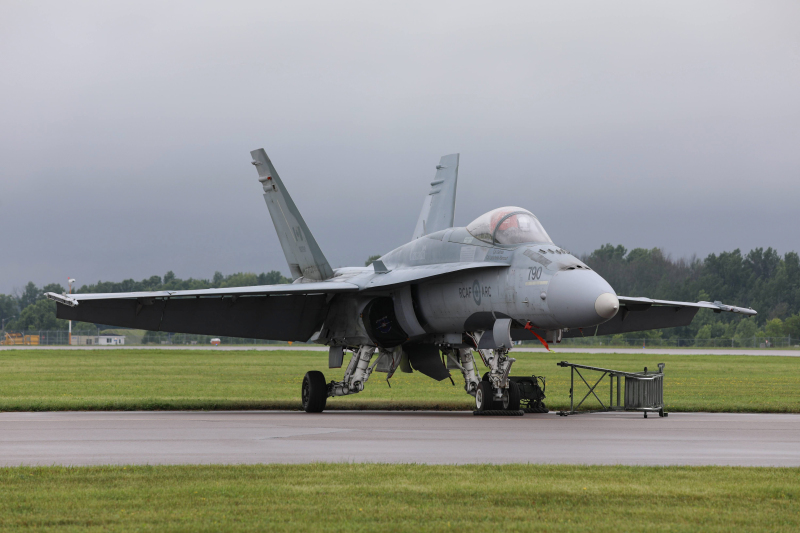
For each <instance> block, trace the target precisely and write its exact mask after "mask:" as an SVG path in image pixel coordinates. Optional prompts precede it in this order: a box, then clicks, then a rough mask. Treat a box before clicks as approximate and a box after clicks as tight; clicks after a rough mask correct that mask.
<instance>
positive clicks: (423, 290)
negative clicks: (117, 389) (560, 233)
mask: <svg viewBox="0 0 800 533" xmlns="http://www.w3.org/2000/svg"><path fill="white" fill-rule="evenodd" d="M250 154H251V156H252V158H253V161H252V164H253V165H255V167H256V170H257V171H258V181H259V182H261V185H262V186H263V189H264V200H265V201H266V203H267V208H268V209H269V214H270V217H271V218H272V223H273V224H274V225H275V229H276V231H277V232H278V238H279V240H280V244H281V248H282V249H283V253H284V255H285V256H286V260H287V262H288V263H289V270H290V272H291V276H292V278H293V279H294V281H293V283H291V284H284V285H262V286H255V287H236V288H224V289H203V290H188V291H156V292H131V293H112V294H55V293H47V297H48V298H50V299H51V300H55V301H56V302H57V303H58V305H57V316H58V317H59V318H62V319H67V320H81V321H85V322H94V323H98V324H108V325H114V326H123V327H130V328H136V329H144V330H150V331H169V332H175V333H194V334H207V335H224V336H231V337H247V338H254V339H269V340H279V341H301V342H308V343H315V344H321V345H325V346H328V347H329V351H328V366H329V368H341V367H342V366H343V362H344V356H345V354H346V353H347V354H348V355H349V357H350V361H349V363H348V364H347V367H346V369H345V371H344V376H343V377H342V379H341V380H340V381H330V382H328V381H327V380H326V379H325V376H324V375H323V373H322V372H319V371H310V372H308V373H307V374H306V375H305V377H304V378H303V384H302V392H301V399H302V405H303V409H304V410H305V411H307V412H321V411H322V410H323V409H324V408H325V405H326V402H327V399H328V398H331V397H335V396H346V395H350V394H356V393H358V392H361V391H362V390H364V386H365V385H366V383H367V381H368V380H369V378H370V376H371V375H372V374H373V372H375V371H377V372H385V373H386V374H387V379H389V378H390V377H391V376H392V375H393V374H394V373H395V371H396V370H398V369H400V371H402V372H412V371H418V372H421V373H422V374H424V375H426V376H428V377H431V378H433V379H435V380H439V381H441V380H443V379H447V378H449V377H450V371H451V370H454V371H455V370H458V371H460V372H461V375H462V376H463V379H464V390H465V391H466V393H467V394H470V395H472V396H474V397H475V407H476V410H478V411H486V410H497V409H507V410H519V409H520V403H521V402H522V403H523V404H525V405H527V407H528V408H530V409H546V408H544V405H543V404H541V399H542V398H543V395H542V394H541V389H540V388H539V387H538V384H537V383H536V380H535V379H534V380H531V378H521V377H516V376H510V375H509V374H510V371H511V366H512V364H513V363H514V361H515V359H514V358H513V357H510V355H509V353H510V352H511V351H512V349H513V347H514V344H515V341H519V340H537V339H538V340H539V341H541V343H542V344H543V345H544V346H545V347H547V346H548V343H559V342H561V340H562V339H563V338H567V337H580V336H594V335H613V334H617V333H626V332H631V331H643V330H650V329H659V328H671V327H676V326H685V325H688V324H689V323H691V321H692V319H693V318H694V316H695V314H696V313H697V312H698V310H699V309H711V310H712V311H715V312H723V311H724V312H732V313H740V314H743V315H755V314H756V312H755V311H753V310H752V309H745V308H741V307H735V306H730V305H724V304H722V303H721V302H697V303H692V302H672V301H665V300H653V299H650V298H640V297H628V296H619V295H617V294H616V293H615V292H614V289H613V288H612V287H611V286H610V285H609V284H608V283H607V282H606V280H604V279H603V278H602V277H601V276H599V275H598V274H597V273H596V272H594V271H593V270H592V269H591V268H589V267H588V266H586V264H584V263H583V262H582V261H580V260H579V259H578V258H577V257H575V256H574V255H572V254H571V253H569V252H568V251H566V250H564V249H563V248H561V247H559V246H557V245H556V244H554V243H553V241H552V240H551V239H550V237H549V236H548V234H547V232H546V231H545V229H544V227H543V226H542V224H541V222H540V221H539V219H538V218H537V217H536V216H535V215H534V214H533V213H531V212H530V211H528V210H527V209H524V208H522V207H501V208H498V209H494V210H492V211H489V212H488V213H486V214H484V215H481V216H480V217H478V218H477V219H475V220H474V221H472V222H471V223H470V224H468V225H467V226H466V227H458V228H457V227H453V218H454V214H455V206H456V184H457V179H458V164H459V154H452V155H446V156H444V157H442V158H441V160H440V161H439V164H438V165H437V166H436V177H435V178H434V180H433V181H432V182H431V189H430V192H429V193H428V195H427V196H426V197H425V200H424V202H423V206H422V212H421V213H420V215H419V219H418V221H417V225H416V228H415V230H414V234H413V236H412V238H411V241H410V242H408V243H407V244H404V245H402V246H400V247H399V248H396V249H394V250H392V251H391V252H389V253H387V254H384V255H383V256H382V257H381V258H380V259H378V260H376V261H374V262H373V263H372V264H371V265H370V266H368V267H345V268H336V269H334V268H331V266H330V263H328V261H327V259H325V256H324V255H323V253H322V250H321V249H320V247H319V245H318V244H317V241H316V239H314V236H313V235H312V234H311V231H310V230H309V228H308V226H307V225H306V222H305V220H303V217H302V215H301V214H300V211H299V210H298V209H297V206H296V205H295V203H294V201H293V200H292V197H291V196H290V195H289V192H288V191H287V189H286V186H285V184H284V182H283V180H281V178H280V177H279V176H278V173H277V172H276V170H275V167H274V166H273V164H272V161H270V159H269V158H268V157H267V154H266V152H265V151H264V150H263V149H259V150H255V151H253V152H251V153H250ZM473 353H477V354H478V356H479V357H480V359H481V362H482V363H483V364H484V365H485V366H486V367H487V369H488V371H487V372H486V373H485V374H484V375H483V376H479V374H478V371H477V368H476V359H474V358H473ZM526 402H527V403H526ZM534 404H535V405H534Z"/></svg>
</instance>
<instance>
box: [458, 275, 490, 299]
mask: <svg viewBox="0 0 800 533" xmlns="http://www.w3.org/2000/svg"><path fill="white" fill-rule="evenodd" d="M458 296H459V297H460V298H472V299H473V300H475V305H481V301H483V299H484V298H491V297H492V286H491V285H481V283H480V281H478V280H477V279H476V280H475V281H474V282H473V283H472V286H470V285H466V286H463V287H459V288H458Z"/></svg>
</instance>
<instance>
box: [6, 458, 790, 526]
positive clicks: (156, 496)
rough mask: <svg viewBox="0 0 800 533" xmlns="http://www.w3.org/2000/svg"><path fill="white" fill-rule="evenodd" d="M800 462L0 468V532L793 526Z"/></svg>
mask: <svg viewBox="0 0 800 533" xmlns="http://www.w3.org/2000/svg"><path fill="white" fill-rule="evenodd" d="M799 500H800V469H796V468H722V467H700V468H698V467H694V468H691V467H620V466H614V467H608V466H593V467H590V466H564V465H560V466H552V465H507V466H490V465H467V466H427V465H375V464H306V465H256V466H249V465H247V466H244V465H241V466H134V467H130V466H128V467H121V466H115V467H81V468H66V467H46V468H27V467H22V468H0V529H2V530H3V531H19V530H37V531H50V530H59V531H117V530H125V531H150V530H158V531H347V532H352V531H543V532H546V531H725V532H728V531H797V530H798V529H800V501H799Z"/></svg>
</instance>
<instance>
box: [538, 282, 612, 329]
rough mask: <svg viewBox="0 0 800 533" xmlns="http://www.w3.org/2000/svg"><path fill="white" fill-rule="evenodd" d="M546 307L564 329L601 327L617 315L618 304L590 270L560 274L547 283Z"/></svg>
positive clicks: (609, 290) (608, 288)
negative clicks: (600, 325) (599, 325)
mask: <svg viewBox="0 0 800 533" xmlns="http://www.w3.org/2000/svg"><path fill="white" fill-rule="evenodd" d="M547 305H548V307H549V308H550V310H551V311H552V312H553V316H554V318H555V319H556V320H557V321H558V322H559V324H561V326H562V327H565V328H583V327H589V326H596V325H597V324H601V323H603V322H605V321H607V320H609V319H611V318H613V317H614V315H616V314H617V311H619V300H618V299H617V296H616V294H615V293H614V289H612V288H611V285H609V284H608V282H607V281H606V280H604V279H603V278H602V277H600V276H599V275H598V274H597V273H596V272H593V271H591V270H562V271H561V272H558V273H557V274H556V275H555V276H553V279H552V280H550V283H549V286H548V289H547Z"/></svg>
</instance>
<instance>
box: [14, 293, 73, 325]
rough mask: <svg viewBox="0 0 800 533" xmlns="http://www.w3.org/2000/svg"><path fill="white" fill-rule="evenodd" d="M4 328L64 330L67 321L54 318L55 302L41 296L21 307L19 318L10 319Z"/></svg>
mask: <svg viewBox="0 0 800 533" xmlns="http://www.w3.org/2000/svg"><path fill="white" fill-rule="evenodd" d="M6 329H8V330H12V331H42V330H65V329H67V321H66V320H61V319H59V318H56V303H55V302H53V301H52V300H47V299H44V298H43V299H41V300H39V301H38V302H36V303H34V304H32V305H29V306H27V307H26V308H25V309H23V310H22V312H21V313H20V315H19V318H16V319H14V320H12V321H11V322H10V323H9V324H8V325H7V326H6Z"/></svg>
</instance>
